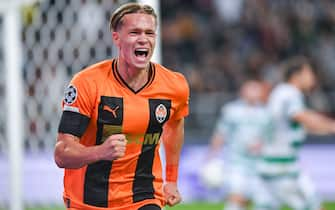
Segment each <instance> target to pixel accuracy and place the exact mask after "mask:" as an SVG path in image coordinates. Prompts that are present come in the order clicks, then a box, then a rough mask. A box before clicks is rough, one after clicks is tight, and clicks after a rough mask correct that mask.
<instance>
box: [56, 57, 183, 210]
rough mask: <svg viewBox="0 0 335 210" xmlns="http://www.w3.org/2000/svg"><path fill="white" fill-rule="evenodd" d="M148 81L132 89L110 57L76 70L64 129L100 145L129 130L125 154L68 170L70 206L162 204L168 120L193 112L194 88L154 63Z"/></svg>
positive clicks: (94, 208) (66, 99) (88, 143)
mask: <svg viewBox="0 0 335 210" xmlns="http://www.w3.org/2000/svg"><path fill="white" fill-rule="evenodd" d="M149 71H150V72H149V75H150V77H149V79H148V82H147V83H146V84H145V85H144V86H143V88H141V89H140V90H139V91H136V92H135V91H133V90H132V89H131V88H130V87H129V86H127V84H126V83H125V82H124V80H123V79H122V78H121V76H120V75H119V73H118V71H117V65H116V60H106V61H102V62H100V63H97V64H95V65H92V66H90V67H88V68H86V69H84V70H83V71H81V72H79V73H78V74H76V75H75V76H74V77H73V79H72V81H71V83H70V85H69V86H68V88H67V89H66V91H65V97H64V100H63V114H62V119H61V122H60V125H59V132H60V133H70V134H72V135H75V136H78V137H79V138H80V143H81V144H83V145H85V146H92V145H99V144H102V143H103V141H104V140H105V139H106V138H107V137H108V136H110V135H112V134H119V133H122V134H125V135H126V137H127V140H128V144H127V148H126V154H125V156H124V157H122V158H119V159H117V160H114V161H98V162H95V163H93V164H89V165H87V166H85V167H82V168H80V169H65V175H64V188H65V189H64V199H65V201H66V205H67V206H68V208H70V207H73V208H77V209H80V208H84V209H90V210H98V209H105V208H108V209H111V210H112V209H113V210H114V209H115V210H116V209H137V207H140V206H141V205H144V204H147V203H153V204H157V205H159V206H162V205H163V202H164V199H163V194H162V184H163V179H162V166H161V160H160V157H159V152H158V150H159V144H160V136H161V133H162V130H163V125H164V123H165V122H166V121H168V120H170V119H174V120H178V119H181V118H183V117H185V116H186V115H187V114H188V98H189V87H188V84H187V82H186V80H185V78H184V76H182V74H180V73H177V72H173V71H170V70H168V69H166V68H164V67H163V66H161V65H159V64H154V63H150V69H149Z"/></svg>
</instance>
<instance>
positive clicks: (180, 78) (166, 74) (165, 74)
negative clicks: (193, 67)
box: [153, 63, 187, 84]
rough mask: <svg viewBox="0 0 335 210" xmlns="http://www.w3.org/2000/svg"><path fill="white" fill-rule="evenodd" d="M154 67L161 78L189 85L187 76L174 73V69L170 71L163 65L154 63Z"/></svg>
mask: <svg viewBox="0 0 335 210" xmlns="http://www.w3.org/2000/svg"><path fill="white" fill-rule="evenodd" d="M153 65H154V66H155V69H156V73H157V75H158V76H159V77H160V78H163V79H168V80H169V81H171V82H176V83H178V84H180V83H186V84H187V81H186V79H185V76H184V75H183V74H182V73H180V72H177V71H174V70H172V69H168V68H166V67H165V66H163V65H161V64H157V63H153Z"/></svg>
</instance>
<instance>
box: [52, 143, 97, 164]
mask: <svg viewBox="0 0 335 210" xmlns="http://www.w3.org/2000/svg"><path fill="white" fill-rule="evenodd" d="M98 160H99V151H98V146H93V147H85V146H84V145H81V144H79V143H78V142H76V141H75V140H73V139H67V140H61V141H58V142H57V143H56V147H55V162H56V164H57V166H58V167H60V168H72V169H75V168H81V167H83V166H85V165H87V164H90V163H93V162H96V161H98Z"/></svg>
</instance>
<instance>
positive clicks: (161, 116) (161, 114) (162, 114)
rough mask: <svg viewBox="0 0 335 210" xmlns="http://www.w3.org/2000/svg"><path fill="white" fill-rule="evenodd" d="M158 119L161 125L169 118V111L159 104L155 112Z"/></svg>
mask: <svg viewBox="0 0 335 210" xmlns="http://www.w3.org/2000/svg"><path fill="white" fill-rule="evenodd" d="M155 115H156V119H157V121H158V122H159V123H162V122H164V120H165V119H166V116H167V109H166V107H165V106H164V105H163V104H159V105H158V106H157V108H156V111H155Z"/></svg>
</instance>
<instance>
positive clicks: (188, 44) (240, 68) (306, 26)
mask: <svg viewBox="0 0 335 210" xmlns="http://www.w3.org/2000/svg"><path fill="white" fill-rule="evenodd" d="M177 5H178V6H177ZM161 7H162V16H163V19H162V22H163V27H162V28H163V33H162V35H163V43H165V44H164V46H163V57H164V59H163V61H164V64H165V65H167V66H172V67H173V68H175V69H180V70H185V71H198V72H194V73H189V74H188V75H190V78H189V79H190V80H192V81H193V82H191V88H192V90H193V91H195V92H203V91H210V92H224V93H231V92H233V93H234V94H236V92H237V87H238V86H239V84H240V83H241V81H242V79H243V77H252V78H255V77H256V78H260V79H266V80H268V81H269V82H270V83H272V84H273V85H274V84H277V83H278V82H279V81H280V78H281V72H280V70H279V69H280V68H278V65H279V63H280V62H281V61H282V60H284V59H286V58H288V57H290V56H292V55H296V54H304V55H307V56H310V57H311V58H312V59H313V60H314V61H315V65H316V69H317V71H319V72H321V73H320V76H321V80H322V81H324V83H322V84H321V85H320V87H319V91H321V92H322V91H325V90H326V91H333V90H334V88H335V85H334V84H332V81H334V79H335V70H334V69H335V68H334V66H335V63H334V62H335V59H334V58H335V38H334V33H335V31H334V30H333V29H332V25H334V24H335V2H334V1H331V0H325V1H308V0H297V1H289V0H283V1H274V0H248V1H244V0H238V1H228V0H223V1H221V0H220V1H219V0H190V1H162V2H161ZM167 8H170V9H167ZM187 8H188V9H187ZM190 64H191V66H197V67H198V68H192V70H187V69H186V68H188V66H190ZM199 71H200V72H199ZM195 77H200V78H203V79H205V81H207V82H203V81H201V82H200V83H201V85H199V84H198V83H197V82H194V81H195V80H199V79H195ZM208 81H210V82H208ZM324 96H325V97H326V98H327V97H328V98H327V99H325V100H324V101H331V99H332V98H331V97H334V96H333V95H332V94H329V93H325V94H324ZM327 103H328V102H326V104H325V105H323V106H320V107H323V109H324V110H331V111H332V112H335V107H334V106H333V105H331V104H329V103H328V104H327Z"/></svg>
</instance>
